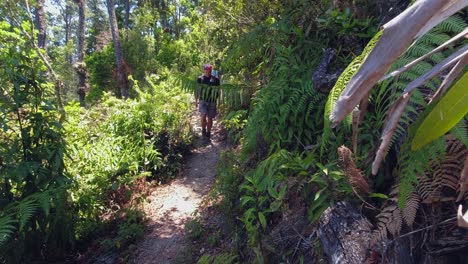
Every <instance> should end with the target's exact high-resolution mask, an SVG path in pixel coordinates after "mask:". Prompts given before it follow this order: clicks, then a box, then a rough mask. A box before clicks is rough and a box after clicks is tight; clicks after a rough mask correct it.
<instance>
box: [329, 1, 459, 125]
mask: <svg viewBox="0 0 468 264" xmlns="http://www.w3.org/2000/svg"><path fill="white" fill-rule="evenodd" d="M456 2H460V3H463V5H464V6H466V3H468V0H459V1H457V0H447V1H440V0H420V1H417V2H416V3H414V4H413V5H412V6H411V7H409V8H408V9H406V10H405V11H404V12H403V13H401V14H400V15H398V16H397V17H396V18H394V19H392V20H391V21H390V22H388V23H387V24H385V25H384V26H383V33H382V36H381V37H380V39H379V41H378V42H377V44H376V45H375V47H374V49H373V50H372V51H371V52H370V54H369V55H368V56H367V57H366V58H365V60H364V63H363V64H362V66H361V68H360V69H359V71H358V72H357V73H356V75H354V76H353V77H352V78H351V80H350V81H349V83H348V84H347V86H346V88H345V89H344V90H343V92H342V93H341V95H340V98H339V99H338V101H337V102H336V105H335V108H334V109H333V112H332V114H331V115H330V120H331V122H332V126H336V125H337V124H338V123H339V122H341V121H342V120H343V119H344V118H345V117H346V115H348V114H349V113H350V112H351V111H352V110H353V109H354V107H355V106H356V105H357V104H358V103H359V101H361V100H362V98H363V97H364V96H365V95H366V94H367V93H368V92H369V91H370V90H372V88H373V87H374V85H375V84H376V83H377V81H378V80H380V78H381V77H382V76H383V75H384V74H385V72H387V71H388V69H389V68H390V66H391V65H392V64H393V62H394V61H395V60H396V59H398V57H399V56H400V55H401V54H402V53H403V52H404V51H405V50H406V49H407V47H408V46H409V45H410V44H411V43H412V42H413V40H414V39H415V38H417V37H418V34H421V33H422V32H425V30H426V28H427V26H428V25H433V24H434V23H436V22H437V23H436V24H438V23H440V22H441V21H443V20H444V19H445V18H446V17H447V16H449V15H452V14H453V13H455V12H457V11H458V10H456V8H455V7H457V8H458V6H459V5H458V3H456ZM441 10H443V11H442V12H443V15H440V14H439V13H441Z"/></svg>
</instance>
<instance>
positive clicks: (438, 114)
mask: <svg viewBox="0 0 468 264" xmlns="http://www.w3.org/2000/svg"><path fill="white" fill-rule="evenodd" d="M467 87H468V73H465V74H464V75H463V76H462V77H461V78H460V79H459V80H458V81H457V82H456V83H455V84H454V85H453V87H452V88H451V89H450V90H449V91H448V92H447V94H446V95H445V96H444V97H443V98H442V99H440V101H439V102H437V105H436V106H435V107H434V109H432V111H431V112H430V113H429V114H428V115H427V117H426V118H425V119H424V121H423V122H422V123H421V125H420V126H419V128H418V130H417V131H416V135H415V136H414V139H413V142H412V144H411V149H412V150H413V151H415V150H418V149H420V148H421V147H423V146H424V145H426V144H428V143H430V142H432V141H433V140H435V139H437V138H439V137H440V136H442V135H444V134H445V133H446V132H447V131H449V130H450V129H452V128H453V127H454V126H455V125H456V124H457V123H458V122H459V121H460V120H461V119H462V118H463V117H464V116H465V115H466V114H467V113H468V90H467Z"/></svg>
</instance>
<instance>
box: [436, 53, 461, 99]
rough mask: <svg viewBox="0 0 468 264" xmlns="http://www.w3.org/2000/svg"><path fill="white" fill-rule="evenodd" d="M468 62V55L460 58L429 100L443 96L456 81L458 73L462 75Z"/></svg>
mask: <svg viewBox="0 0 468 264" xmlns="http://www.w3.org/2000/svg"><path fill="white" fill-rule="evenodd" d="M466 64H468V56H465V57H464V58H462V59H461V60H459V61H458V62H457V64H455V66H454V67H453V68H452V70H451V71H450V72H449V74H448V75H447V76H446V77H445V79H444V81H443V82H442V84H441V85H440V87H439V89H437V91H436V92H435V94H434V95H433V96H432V97H431V100H430V101H429V103H432V101H434V99H436V98H437V97H439V96H442V94H444V93H445V91H446V90H447V89H448V88H449V87H450V86H451V85H452V83H453V81H455V79H456V78H457V77H458V75H460V73H461V72H462V70H463V68H465V65H466Z"/></svg>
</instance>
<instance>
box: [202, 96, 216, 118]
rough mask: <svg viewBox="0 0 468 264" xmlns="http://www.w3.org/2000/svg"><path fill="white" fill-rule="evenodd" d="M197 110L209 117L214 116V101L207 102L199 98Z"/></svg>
mask: <svg viewBox="0 0 468 264" xmlns="http://www.w3.org/2000/svg"><path fill="white" fill-rule="evenodd" d="M198 111H199V112H200V113H201V114H202V115H203V114H207V115H208V117H209V118H214V117H215V116H216V102H207V101H203V100H200V103H199V104H198Z"/></svg>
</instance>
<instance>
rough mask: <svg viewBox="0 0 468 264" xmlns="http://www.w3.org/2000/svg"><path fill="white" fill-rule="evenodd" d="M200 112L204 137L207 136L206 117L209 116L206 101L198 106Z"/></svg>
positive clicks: (201, 101)
mask: <svg viewBox="0 0 468 264" xmlns="http://www.w3.org/2000/svg"><path fill="white" fill-rule="evenodd" d="M198 111H199V112H200V121H201V127H202V136H205V135H206V117H207V115H208V105H207V104H206V102H205V101H203V100H200V102H199V104H198Z"/></svg>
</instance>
